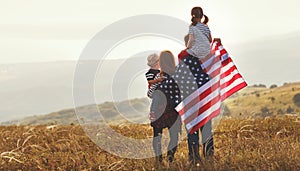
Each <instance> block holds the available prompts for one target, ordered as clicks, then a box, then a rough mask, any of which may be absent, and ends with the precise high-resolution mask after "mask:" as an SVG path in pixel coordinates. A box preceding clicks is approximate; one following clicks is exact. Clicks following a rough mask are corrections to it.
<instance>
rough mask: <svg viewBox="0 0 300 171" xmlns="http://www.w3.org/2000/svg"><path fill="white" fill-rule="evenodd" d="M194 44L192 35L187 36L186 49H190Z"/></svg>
mask: <svg viewBox="0 0 300 171" xmlns="http://www.w3.org/2000/svg"><path fill="white" fill-rule="evenodd" d="M193 43H194V35H193V34H189V41H188V43H187V46H186V48H188V49H189V48H190V47H191V46H192V44H193Z"/></svg>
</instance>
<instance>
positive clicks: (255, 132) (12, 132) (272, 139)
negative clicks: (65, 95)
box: [0, 116, 300, 170]
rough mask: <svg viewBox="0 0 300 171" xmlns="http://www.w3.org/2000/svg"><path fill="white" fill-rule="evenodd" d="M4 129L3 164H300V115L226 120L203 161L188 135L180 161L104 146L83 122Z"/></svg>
mask: <svg viewBox="0 0 300 171" xmlns="http://www.w3.org/2000/svg"><path fill="white" fill-rule="evenodd" d="M113 128H114V129H115V130H116V131H117V132H121V133H122V134H123V135H125V136H128V137H137V138H146V137H149V136H151V135H152V132H151V128H150V126H149V125H125V126H124V125H122V126H114V127H113ZM0 134H1V139H0V170H300V117H299V116H283V117H274V118H266V119H259V118H258V119H226V120H222V121H221V123H220V125H219V126H218V128H217V129H216V130H215V133H214V138H215V147H216V149H215V157H214V160H213V161H211V160H209V161H208V160H207V161H206V160H202V163H201V164H200V167H193V166H191V165H189V164H188V161H187V144H186V140H184V141H183V142H181V143H180V145H179V148H178V151H177V153H176V156H175V158H176V160H175V162H174V163H172V164H171V165H168V164H164V165H156V164H155V163H154V162H153V161H154V159H153V158H150V159H140V160H138V159H124V158H119V157H117V156H114V155H111V154H109V153H107V152H105V151H103V150H102V149H100V148H99V147H97V146H96V145H95V144H94V143H93V142H92V141H91V140H90V139H89V138H88V137H87V136H86V134H85V133H84V131H83V130H82V128H81V127H80V126H78V125H73V126H71V125H70V126H59V125H52V126H7V127H0ZM112 146H114V144H112ZM116 146H117V145H116Z"/></svg>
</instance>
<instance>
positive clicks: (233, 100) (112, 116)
mask: <svg viewBox="0 0 300 171" xmlns="http://www.w3.org/2000/svg"><path fill="white" fill-rule="evenodd" d="M149 105H150V102H149V99H148V98H137V99H133V100H126V101H121V102H116V103H113V102H105V103H102V104H99V105H97V107H98V109H99V111H100V112H101V115H102V116H103V117H104V118H103V119H104V120H105V122H109V123H111V124H115V123H121V122H128V121H129V122H133V123H148V122H149V121H148V112H149ZM224 106H225V108H224V109H225V110H223V115H226V116H229V117H235V118H256V117H268V116H276V115H284V114H299V113H300V82H298V83H286V84H285V85H283V86H280V87H277V85H272V86H271V88H267V87H266V86H265V85H263V84H261V85H253V86H248V87H247V88H245V89H243V90H242V91H240V92H238V93H236V94H234V95H233V96H232V97H230V98H228V99H226V101H225V103H224ZM79 110H80V111H82V113H83V114H84V117H81V116H79V115H76V113H75V110H74V109H66V110H60V111H57V112H53V113H50V114H47V115H36V116H30V117H26V118H24V119H20V120H14V121H9V122H4V123H2V125H14V124H16V125H49V124H63V125H69V124H78V119H79V120H80V121H81V122H84V120H90V121H96V122H97V121H98V122H100V121H102V120H100V119H99V112H98V111H93V110H92V107H91V106H90V105H86V106H82V107H80V108H79ZM77 118H78V119H77Z"/></svg>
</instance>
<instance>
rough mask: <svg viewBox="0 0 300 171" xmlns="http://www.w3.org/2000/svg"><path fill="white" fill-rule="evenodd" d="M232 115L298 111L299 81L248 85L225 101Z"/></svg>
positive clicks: (276, 113) (261, 114)
mask: <svg viewBox="0 0 300 171" xmlns="http://www.w3.org/2000/svg"><path fill="white" fill-rule="evenodd" d="M225 104H226V106H227V107H228V109H229V110H230V114H229V115H231V116H232V117H258V116H260V117H267V116H273V115H283V114H299V113H300V82H297V83H285V84H284V85H283V86H280V87H277V85H271V88H267V87H264V85H255V86H248V87H247V88H246V89H244V90H242V91H240V92H238V93H236V94H235V95H234V96H233V97H231V98H229V99H227V100H226V101H225Z"/></svg>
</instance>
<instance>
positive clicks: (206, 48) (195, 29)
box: [187, 23, 210, 59]
mask: <svg viewBox="0 0 300 171" xmlns="http://www.w3.org/2000/svg"><path fill="white" fill-rule="evenodd" d="M189 34H193V35H194V41H193V43H192V45H191V47H190V48H189V49H188V50H187V52H188V53H189V54H190V55H193V56H195V57H198V58H200V59H203V58H205V57H206V56H207V55H208V54H209V53H210V41H209V34H210V31H209V28H208V27H207V26H206V25H205V24H203V23H197V25H196V26H193V25H191V26H190V31H189Z"/></svg>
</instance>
